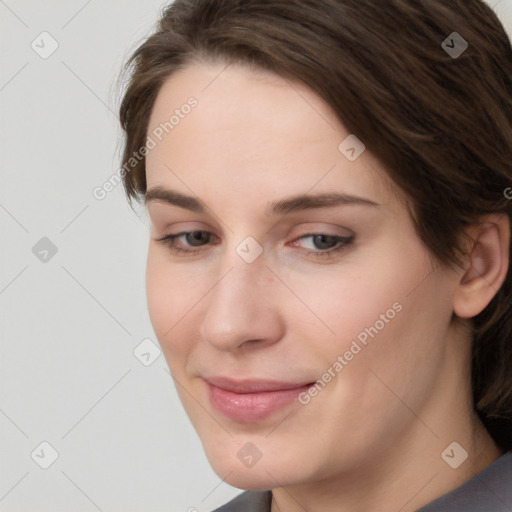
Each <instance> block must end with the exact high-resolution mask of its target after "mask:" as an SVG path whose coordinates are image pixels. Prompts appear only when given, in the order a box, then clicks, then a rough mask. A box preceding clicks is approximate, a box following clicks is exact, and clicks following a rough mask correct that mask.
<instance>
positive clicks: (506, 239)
mask: <svg viewBox="0 0 512 512" xmlns="http://www.w3.org/2000/svg"><path fill="white" fill-rule="evenodd" d="M465 233H466V234H467V235H468V242H467V245H466V253H467V256H468V259H467V264H466V265H465V268H464V272H463V275H462V276H461V279H460V282H459V284H458V286H457V289H456V291H455V297H454V305H453V310H454V313H455V314H456V315H457V316H459V317H460V318H472V317H474V316H476V315H478V314H479V313H480V312H482V311H483V310H484V309H485V307H486V306H487V305H488V304H489V302H491V300H492V298H493V297H494V296H495V295H496V293H497V291H498V290H499V289H500V288H501V285H502V284H503V282H504V280H505V277H506V275H507V271H508V267H509V257H510V254H509V252H510V221H509V218H508V216H507V215H505V214H492V215H487V216H485V217H483V218H482V219H481V222H479V223H478V224H472V225H471V226H469V228H468V229H467V230H466V231H465Z"/></svg>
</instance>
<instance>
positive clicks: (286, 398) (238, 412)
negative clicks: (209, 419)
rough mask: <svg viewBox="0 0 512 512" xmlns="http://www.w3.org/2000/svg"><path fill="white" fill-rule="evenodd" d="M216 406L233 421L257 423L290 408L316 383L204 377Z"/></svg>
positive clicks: (211, 399) (210, 396) (211, 400)
mask: <svg viewBox="0 0 512 512" xmlns="http://www.w3.org/2000/svg"><path fill="white" fill-rule="evenodd" d="M205 382H206V385H207V387H208V395H209V398H210V402H211V404H212V405H213V407H214V408H215V409H216V410H217V411H218V412H220V413H221V414H222V415H223V416H226V417H228V418H229V419H231V420H233V421H240V422H256V421H260V420H263V419H265V418H267V417H269V416H270V415H272V414H273V413H275V412H277V411H278V410H282V409H284V408H286V407H289V406H290V405H291V404H293V403H294V402H295V400H296V399H297V397H298V396H299V395H300V394H301V393H303V392H305V391H307V390H308V389H309V387H311V386H312V385H313V384H314V382H308V383H292V382H280V381H271V380H244V381H235V380H232V379H228V378H224V377H213V378H208V379H205Z"/></svg>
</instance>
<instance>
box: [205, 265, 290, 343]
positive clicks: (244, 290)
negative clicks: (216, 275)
mask: <svg viewBox="0 0 512 512" xmlns="http://www.w3.org/2000/svg"><path fill="white" fill-rule="evenodd" d="M275 284H276V283H275V279H273V275H272V273H271V272H270V270H269V269H268V268H267V267H266V266H265V264H264V263H263V262H258V263H251V264H248V263H245V262H243V261H242V262H240V263H237V264H235V265H233V266H232V267H231V269H230V270H229V271H228V272H227V274H224V277H223V278H221V279H220V280H219V281H218V282H217V284H216V285H215V286H214V288H213V289H212V291H211V292H210V293H209V294H208V297H207V299H208V300H207V301H206V304H205V305H204V307H205V308H206V313H205V315H204V316H203V320H202V323H201V325H200V334H201V336H202V338H203V340H204V341H205V342H206V343H209V344H210V345H212V346H214V347H215V348H216V349H217V350H221V351H233V350H236V349H238V348H240V347H242V346H245V347H247V346H249V345H251V346H258V347H263V346H267V345H271V344H273V343H276V342H278V341H279V339H281V338H282V337H283V335H284V327H285V326H284V320H283V318H282V315H281V314H280V311H279V306H278V302H277V300H276V297H277V296H276V293H275V292H274V290H273V288H274V286H275Z"/></svg>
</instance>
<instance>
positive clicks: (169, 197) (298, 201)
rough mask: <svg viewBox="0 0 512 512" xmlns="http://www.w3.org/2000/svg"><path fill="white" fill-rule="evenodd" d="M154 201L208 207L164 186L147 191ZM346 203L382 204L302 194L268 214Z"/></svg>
mask: <svg viewBox="0 0 512 512" xmlns="http://www.w3.org/2000/svg"><path fill="white" fill-rule="evenodd" d="M152 201H162V202H164V203H167V204H170V205H173V206H178V207H180V208H184V209H186V210H191V211H193V212H197V213H204V212H205V211H206V210H207V207H206V206H205V204H204V203H203V202H202V201H201V200H199V199H197V198H195V197H192V196H187V195H185V194H182V193H180V192H177V191H175V190H168V189H164V188H162V187H154V188H151V189H149V190H148V191H147V192H146V194H145V196H144V203H145V204H146V205H147V204H148V203H150V202H152ZM346 205H363V206H372V207H379V206H380V204H378V203H376V202H374V201H370V200H369V199H365V198H363V197H359V196H353V195H350V194H345V193H342V192H330V193H324V194H301V195H298V196H293V197H288V198H285V199H281V200H279V201H276V202H273V203H269V204H268V206H267V214H273V215H277V214H288V213H291V212H294V211H300V210H309V209H314V208H332V207H334V206H346Z"/></svg>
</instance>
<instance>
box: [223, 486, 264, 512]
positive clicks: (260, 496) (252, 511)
mask: <svg viewBox="0 0 512 512" xmlns="http://www.w3.org/2000/svg"><path fill="white" fill-rule="evenodd" d="M271 497H272V492H271V491H246V492H243V493H242V494H239V495H238V496H237V497H236V498H234V499H233V500H231V501H230V502H229V503H226V504H225V505H222V507H220V508H217V509H215V510H214V511H213V512H270V500H271Z"/></svg>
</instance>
